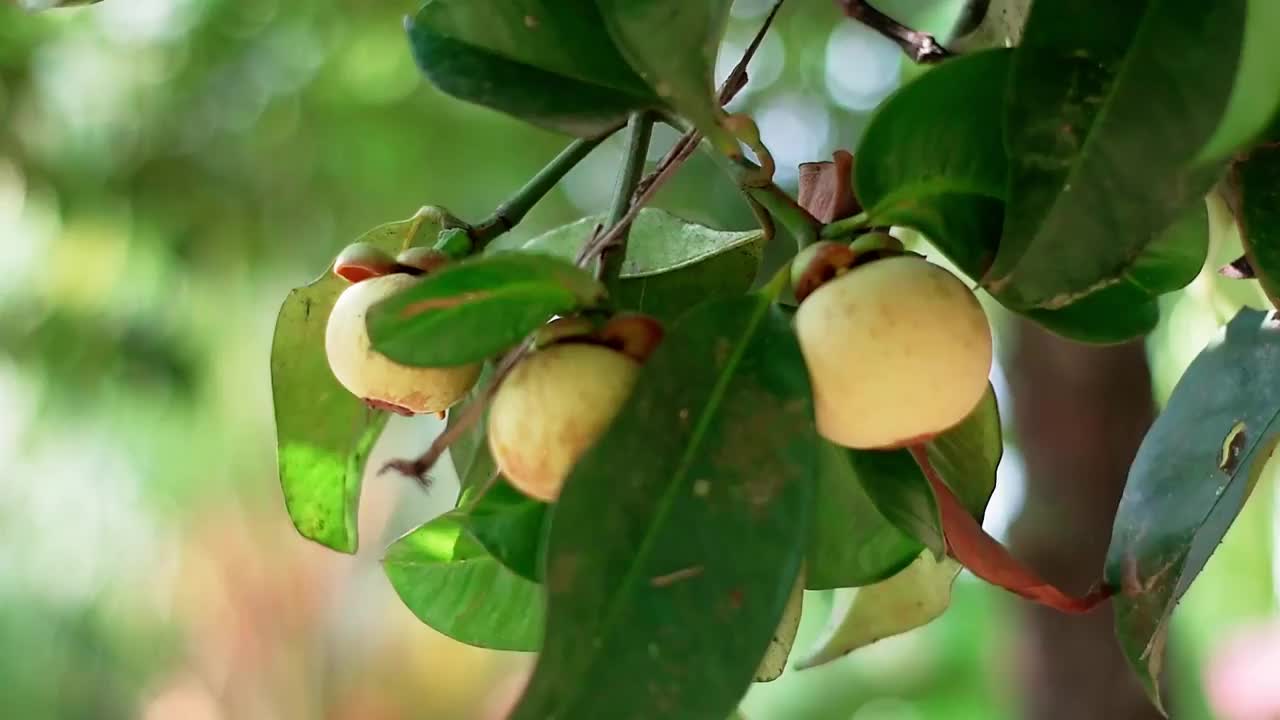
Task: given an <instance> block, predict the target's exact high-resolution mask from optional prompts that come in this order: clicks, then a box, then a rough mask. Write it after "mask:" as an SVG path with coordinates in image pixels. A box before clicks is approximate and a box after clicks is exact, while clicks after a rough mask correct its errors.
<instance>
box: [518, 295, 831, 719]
mask: <svg viewBox="0 0 1280 720" xmlns="http://www.w3.org/2000/svg"><path fill="white" fill-rule="evenodd" d="M816 442H817V441H816V435H815V430H814V427H813V408H812V401H811V397H810V391H809V380H808V374H807V371H806V370H805V366H804V360H803V357H802V356H801V354H800V349H799V346H798V345H797V342H796V339H795V336H794V335H793V333H792V331H791V327H790V323H789V321H788V319H787V317H786V316H785V315H784V314H783V313H781V312H780V311H779V310H778V309H777V308H775V307H773V306H772V304H771V303H770V301H769V300H768V299H767V298H765V297H761V296H744V297H740V298H734V299H730V300H717V301H713V302H710V303H706V304H704V305H702V306H700V307H698V308H697V309H695V310H693V311H692V312H690V313H689V314H687V315H685V316H684V317H683V318H682V319H681V320H680V321H679V322H677V323H676V324H675V326H674V327H673V328H672V329H671V331H670V332H669V334H668V335H667V337H666V339H665V340H664V341H663V343H662V345H661V346H659V348H658V350H657V352H656V353H654V355H653V357H651V358H650V359H649V361H648V362H647V363H646V365H645V367H644V369H643V370H642V371H641V375H640V378H639V381H638V383H637V386H636V391H635V393H634V394H633V395H632V397H631V398H630V400H629V401H628V402H627V404H626V405H625V406H624V407H623V409H622V411H621V413H620V414H619V416H618V418H617V419H616V420H615V421H614V423H613V425H612V426H611V427H610V428H609V430H608V431H607V432H606V433H605V435H604V437H603V439H602V440H601V441H600V442H599V443H598V444H597V445H596V446H595V447H593V448H592V449H591V450H590V451H588V452H587V454H586V456H585V457H584V458H583V459H582V460H581V461H580V463H579V464H578V466H577V467H576V469H575V470H574V471H573V473H572V474H571V475H570V477H569V479H568V482H567V483H566V484H565V487H564V490H563V492H562V494H561V496H560V498H559V501H558V502H557V504H556V506H555V510H554V512H553V516H552V524H551V533H550V536H549V543H548V550H547V556H548V559H547V575H546V587H547V590H548V598H549V600H548V619H547V636H546V642H545V643H544V648H543V651H542V654H541V656H540V658H539V661H538V665H537V667H536V668H535V670H534V673H533V677H532V679H531V680H530V682H529V686H528V688H527V690H526V692H525V695H524V697H523V698H522V699H521V701H520V703H519V704H518V706H517V707H516V709H515V711H514V712H513V713H512V715H511V718H512V720H533V719H535V718H536V719H537V720H543V719H544V718H548V717H555V718H557V719H558V720H578V719H583V720H586V719H590V720H595V719H596V718H603V717H608V718H616V719H617V720H627V718H644V719H646V720H647V719H649V718H655V717H669V716H671V715H672V714H673V713H676V712H677V711H678V714H679V716H680V717H682V718H690V719H693V720H696V719H698V718H707V719H708V720H720V719H721V718H724V717H726V716H728V715H729V713H730V712H731V711H732V710H733V708H734V707H735V706H736V705H737V703H738V700H739V699H740V698H741V697H742V695H743V694H744V693H745V692H746V690H747V688H748V686H749V685H750V684H751V681H752V678H753V677H754V675H755V672H756V669H757V667H758V665H759V663H760V662H761V659H762V658H763V657H764V654H765V651H766V649H767V648H768V646H769V642H770V638H771V637H772V635H773V633H774V631H775V629H776V628H777V627H778V624H779V621H780V620H781V618H782V615H783V609H784V607H785V606H786V604H787V600H788V597H789V596H790V595H791V592H792V587H793V583H794V582H795V580H796V577H797V575H798V573H799V572H800V567H801V562H802V560H803V558H802V549H803V544H804V543H803V539H804V538H805V537H806V536H807V534H808V532H809V522H810V516H811V513H812V510H813V500H814V495H813V475H814V460H815V458H814V448H815V445H816Z"/></svg>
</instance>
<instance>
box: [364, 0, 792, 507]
mask: <svg viewBox="0 0 1280 720" xmlns="http://www.w3.org/2000/svg"><path fill="white" fill-rule="evenodd" d="M783 2H785V0H777V2H775V3H774V5H773V9H772V10H770V12H769V15H768V16H767V17H766V18H765V20H764V22H763V23H762V24H761V26H760V30H759V31H758V32H757V33H756V36H755V38H753V39H752V41H751V44H750V45H749V46H748V47H747V49H746V51H745V52H744V53H743V55H742V59H741V60H739V61H738V64H737V65H736V66H735V67H734V68H733V71H732V72H730V73H729V76H728V77H727V78H725V81H724V84H723V85H722V86H721V87H720V94H719V100H720V104H722V105H723V104H726V103H728V102H729V101H730V100H732V99H733V98H734V96H736V95H737V94H738V93H739V92H740V91H741V90H742V88H744V87H746V84H747V66H748V65H749V64H750V62H751V58H752V57H754V56H755V54H756V51H757V50H759V48H760V43H761V41H762V40H763V39H764V35H765V33H767V32H768V31H769V28H770V26H772V24H773V20H774V18H776V17H777V15H778V11H779V10H780V9H781V8H782V4H783ZM701 138H702V135H701V133H699V132H698V131H697V130H690V131H688V132H686V133H685V134H684V135H682V136H681V137H680V139H679V140H677V141H676V143H675V145H674V146H673V147H672V148H671V150H669V151H668V152H667V154H666V155H664V156H663V157H662V159H661V160H659V161H658V164H657V166H655V167H654V169H653V172H651V173H649V174H648V175H646V176H645V177H644V178H642V179H641V180H640V182H639V183H638V184H637V186H636V190H635V193H634V194H633V195H632V200H631V205H630V207H629V208H628V209H627V211H626V213H624V214H623V215H622V216H621V217H620V218H617V221H616V222H614V223H612V225H611V226H610V227H609V228H608V229H606V230H605V231H603V232H596V233H595V234H594V235H593V237H592V238H591V240H589V241H588V242H587V244H586V246H585V247H584V248H583V250H582V252H581V253H580V255H579V256H578V264H579V265H580V266H582V267H586V266H587V264H588V263H591V262H593V261H594V260H595V259H596V258H598V257H599V256H600V253H601V252H603V251H604V250H605V249H606V248H609V247H611V246H612V245H614V244H616V243H617V242H618V241H619V239H620V238H621V237H623V235H624V233H625V232H626V231H627V229H628V228H629V227H630V226H631V223H632V222H633V221H634V220H635V218H636V216H637V215H639V213H640V209H641V208H643V207H644V206H645V205H646V204H647V203H648V202H649V201H650V200H652V199H653V196H654V195H655V194H656V193H657V191H658V190H659V189H660V188H661V187H662V186H663V185H664V184H665V183H666V182H667V181H668V180H670V179H671V177H672V176H673V175H675V172H676V170H679V169H680V166H681V165H683V164H684V162H685V161H686V160H688V159H689V156H691V155H693V153H694V151H695V150H697V148H698V143H699V141H700V140H701ZM532 349H533V337H532V336H530V337H528V338H525V340H524V342H522V343H521V344H520V345H519V346H517V347H515V348H513V349H512V350H510V351H509V352H507V354H506V355H503V356H502V359H501V360H499V361H498V365H497V367H496V368H495V369H494V374H493V378H492V380H490V382H489V385H488V387H486V388H485V389H484V391H483V393H482V394H481V395H480V396H479V397H477V398H475V399H474V400H472V402H471V403H470V404H469V405H468V406H467V409H466V411H465V412H464V413H463V414H462V415H461V416H459V417H458V418H457V422H455V423H453V424H451V425H449V426H448V427H447V428H445V430H444V431H443V432H441V433H440V434H439V435H438V436H436V439H435V440H433V441H432V442H431V446H430V447H428V448H427V450H426V452H424V453H422V455H420V456H418V457H417V458H415V459H412V460H392V461H390V462H388V463H387V464H385V465H383V466H382V469H381V470H380V471H379V474H385V473H387V472H392V471H394V472H398V473H400V474H402V475H405V476H408V477H410V478H413V479H414V480H416V481H417V482H418V483H419V484H420V485H422V486H423V487H428V486H429V485H430V478H429V476H428V473H429V472H430V471H431V468H432V467H434V466H435V464H436V462H438V461H439V460H440V458H441V457H443V456H444V453H445V451H447V450H448V449H449V446H451V445H453V443H454V442H455V441H457V439H458V438H459V437H461V436H462V435H463V433H465V432H467V431H468V430H470V429H471V428H472V427H473V426H474V425H475V424H476V423H477V422H479V421H480V420H481V418H483V417H484V411H485V409H486V408H488V407H489V404H490V403H491V402H492V401H493V397H494V396H495V395H497V393H498V388H500V387H501V386H502V382H503V381H504V380H506V378H507V376H508V375H510V374H511V371H512V370H514V369H515V366H516V365H517V364H518V363H519V362H520V360H522V359H524V357H525V356H526V355H528V354H529V352H530V351H531V350H532Z"/></svg>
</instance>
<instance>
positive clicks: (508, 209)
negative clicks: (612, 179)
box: [471, 125, 622, 251]
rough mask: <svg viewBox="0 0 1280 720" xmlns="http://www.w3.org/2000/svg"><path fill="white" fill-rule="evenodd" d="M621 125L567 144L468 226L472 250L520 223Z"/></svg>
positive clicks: (481, 247) (478, 248) (479, 248)
mask: <svg viewBox="0 0 1280 720" xmlns="http://www.w3.org/2000/svg"><path fill="white" fill-rule="evenodd" d="M621 127H622V126H621V125H618V126H616V127H613V128H610V129H608V130H606V131H604V132H603V133H601V134H600V135H597V136H596V137H593V138H581V139H578V140H574V141H573V142H571V143H569V145H568V146H567V147H565V149H564V150H561V151H560V154H559V155H556V156H555V157H554V158H552V160H551V162H549V163H547V165H546V167H544V168H542V169H541V170H539V171H538V172H537V174H536V175H534V176H533V177H531V178H529V181H528V182H526V183H525V184H524V187H522V188H520V189H519V190H517V191H516V192H515V194H514V195H512V196H511V197H509V198H507V199H506V200H505V201H503V202H502V204H500V205H498V207H497V209H496V210H494V211H493V214H492V215H490V216H489V217H488V218H486V219H485V220H483V221H481V222H480V223H479V224H477V225H476V226H475V227H473V228H472V229H471V240H472V242H474V244H475V245H474V250H475V251H479V250H481V249H483V248H484V246H485V245H488V244H489V243H490V242H492V241H493V239H494V238H496V237H498V236H499V235H502V234H503V233H505V232H507V231H508V230H510V229H512V228H514V227H515V226H516V225H519V224H520V221H521V220H523V219H524V216H525V215H527V214H528V212H529V211H530V210H531V209H533V206H534V205H537V204H538V201H539V200H541V199H542V198H543V197H545V196H546V194H547V193H549V192H551V188H553V187H555V186H556V184H557V183H559V182H560V180H561V179H562V178H563V177H564V176H565V174H567V173H568V172H569V171H570V170H572V169H573V168H574V167H575V166H577V164H578V163H580V162H582V160H583V159H584V158H586V157H587V155H590V154H591V151H592V150H595V149H596V146H598V145H599V144H600V143H602V142H604V141H605V139H606V138H608V137H609V136H610V135H613V134H614V133H615V132H617V131H618V130H619V129H620V128H621Z"/></svg>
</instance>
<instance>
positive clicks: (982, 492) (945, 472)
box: [925, 387, 1004, 520]
mask: <svg viewBox="0 0 1280 720" xmlns="http://www.w3.org/2000/svg"><path fill="white" fill-rule="evenodd" d="M925 449H926V451H927V452H928V455H929V463H930V464H931V465H933V468H934V469H935V470H937V471H938V475H940V476H941V477H942V481H943V482H944V483H946V484H947V487H949V488H951V492H953V493H955V495H956V497H957V498H958V499H959V500H960V504H961V505H963V506H964V509H965V510H968V511H969V514H970V515H972V516H973V517H975V518H977V519H978V520H981V519H982V517H983V515H985V514H986V512H987V503H988V502H989V501H990V500H991V493H993V492H995V490H996V470H997V469H998V468H999V467H1000V458H1001V457H1002V456H1003V455H1004V438H1003V433H1002V432H1001V428H1000V408H999V406H998V405H997V404H996V393H995V390H994V389H993V388H991V387H988V388H987V394H986V395H984V396H983V397H982V400H981V401H980V402H979V403H978V406H977V407H976V408H974V409H973V412H971V413H969V416H968V417H966V418H965V419H964V420H962V421H960V424H959V425H956V426H955V427H953V428H951V429H950V430H948V431H946V432H944V433H942V434H941V435H939V436H937V437H935V438H934V439H932V440H930V441H929V442H927V443H925Z"/></svg>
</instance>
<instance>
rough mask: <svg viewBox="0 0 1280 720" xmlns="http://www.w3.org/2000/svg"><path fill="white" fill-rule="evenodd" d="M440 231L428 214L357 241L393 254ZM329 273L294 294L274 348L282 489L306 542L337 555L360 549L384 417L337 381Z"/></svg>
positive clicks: (337, 281) (340, 286) (337, 288)
mask: <svg viewBox="0 0 1280 720" xmlns="http://www.w3.org/2000/svg"><path fill="white" fill-rule="evenodd" d="M439 230H440V227H439V225H438V224H437V223H434V222H432V221H430V220H428V219H426V218H424V217H421V216H415V217H413V218H409V219H408V220H402V221H399V222H393V223H387V224H385V225H380V226H378V227H376V228H374V229H372V230H370V231H368V232H366V233H365V234H364V235H362V236H360V237H359V238H357V240H358V241H359V242H366V243H369V244H371V245H374V246H376V247H379V248H381V249H383V250H386V251H387V252H389V253H392V254H394V253H395V252H397V251H398V250H400V249H401V248H402V247H404V246H406V245H407V244H409V243H412V242H414V241H415V240H416V239H417V238H420V237H425V236H427V234H430V235H434V234H435V233H437V232H439ZM347 287H348V284H347V281H345V280H343V279H341V278H339V277H337V276H336V275H334V274H333V273H331V272H329V271H327V270H326V271H325V274H324V275H322V276H321V277H319V278H318V279H316V280H315V281H314V282H312V283H311V284H310V285H307V286H305V287H301V288H297V289H295V290H293V291H292V292H290V293H289V296H288V297H287V298H286V299H285V301H284V304H283V305H282V306H281V307H280V314H279V316H277V318H276V328H275V336H274V338H273V340H272V344H271V397H272V401H273V403H274V405H275V420H276V444H277V457H278V464H279V471H280V485H281V487H282V488H283V489H284V500H285V505H286V506H287V507H288V509H289V517H290V519H291V520H293V525H294V527H296V528H297V529H298V532H299V533H301V534H302V536H303V537H305V538H307V539H309V540H314V541H316V542H318V543H320V544H321V545H325V546H327V547H330V548H333V549H334V550H338V551H340V552H347V553H353V552H355V551H356V547H357V545H358V538H357V532H356V511H357V510H358V509H359V503H360V482H361V479H362V476H363V472H364V463H365V460H366V458H367V457H368V454H369V450H370V449H371V448H372V447H373V444H374V442H375V441H376V440H377V438H378V435H379V433H380V432H381V430H382V426H383V425H384V424H385V423H386V418H385V417H383V416H382V415H383V414H382V413H375V412H373V411H371V410H369V408H368V407H366V406H365V404H364V403H363V402H361V401H360V400H359V399H358V398H356V397H354V396H353V395H351V393H349V392H347V391H346V389H344V388H343V387H342V386H341V385H339V384H338V381H337V380H335V379H334V377H333V373H332V372H331V371H330V370H329V361H328V359H327V358H326V356H325V351H324V333H325V326H326V325H328V323H329V311H330V310H332V309H333V304H334V303H335V302H337V300H338V296H339V295H341V294H342V291H343V290H345V289H347Z"/></svg>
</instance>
